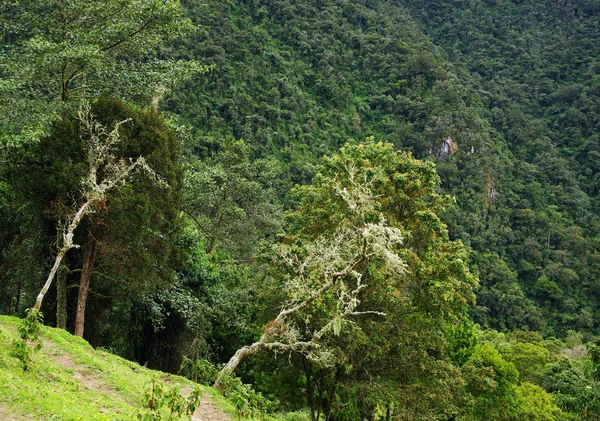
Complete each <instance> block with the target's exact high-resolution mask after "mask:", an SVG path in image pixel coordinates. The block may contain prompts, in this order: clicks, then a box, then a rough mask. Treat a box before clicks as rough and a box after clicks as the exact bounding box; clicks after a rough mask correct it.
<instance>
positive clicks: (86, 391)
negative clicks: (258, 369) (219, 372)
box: [0, 316, 233, 421]
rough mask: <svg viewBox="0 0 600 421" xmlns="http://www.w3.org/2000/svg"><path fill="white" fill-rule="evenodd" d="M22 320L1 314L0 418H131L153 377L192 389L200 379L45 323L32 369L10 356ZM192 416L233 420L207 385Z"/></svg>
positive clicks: (8, 420) (183, 389) (139, 408)
mask: <svg viewBox="0 0 600 421" xmlns="http://www.w3.org/2000/svg"><path fill="white" fill-rule="evenodd" d="M18 324H19V319H16V318H13V317H6V316H2V317H0V367H1V370H0V419H2V420H6V421H21V420H82V421H83V420H85V421H87V420H97V421H101V420H132V419H135V417H134V415H135V414H136V413H138V411H142V408H143V406H142V397H143V393H144V391H147V390H148V388H149V386H150V382H151V380H152V378H153V377H155V378H157V379H159V381H160V382H163V383H165V384H167V385H169V386H178V387H180V388H181V393H182V394H186V393H189V392H190V391H191V390H192V389H194V388H195V387H198V386H199V385H198V384H195V383H193V382H191V381H189V380H187V379H185V378H183V377H179V376H175V375H172V374H167V373H162V372H159V371H154V370H150V369H148V368H146V367H142V366H140V365H139V364H136V363H133V362H130V361H127V360H124V359H123V358H121V357H118V356H115V355H113V354H111V353H109V352H106V351H103V350H95V349H93V348H92V347H91V346H90V345H89V344H88V343H87V342H86V341H84V340H82V339H81V338H77V337H74V336H72V335H71V334H69V333H67V332H65V331H64V330H60V329H53V328H49V327H45V328H44V331H43V339H42V342H43V347H42V349H41V350H40V351H39V352H38V353H36V354H35V355H34V357H33V364H32V365H31V368H30V369H29V370H28V371H23V370H22V369H21V365H20V362H19V361H18V360H17V359H16V358H14V357H13V356H11V352H12V342H13V341H15V340H16V339H17V334H16V329H17V326H18ZM202 392H203V395H202V401H201V404H200V407H199V408H198V409H197V410H196V412H195V414H194V416H193V418H192V420H197V421H199V420H219V421H229V420H230V419H231V418H229V416H227V415H225V413H223V412H222V410H220V409H218V408H217V407H216V406H215V404H214V403H213V400H214V401H215V402H219V405H220V406H221V407H224V408H226V409H225V410H227V411H229V412H230V413H231V412H232V411H233V409H232V407H231V406H230V404H227V403H225V402H224V400H223V398H222V397H220V395H219V394H218V393H217V392H215V391H214V390H212V389H211V388H208V387H202Z"/></svg>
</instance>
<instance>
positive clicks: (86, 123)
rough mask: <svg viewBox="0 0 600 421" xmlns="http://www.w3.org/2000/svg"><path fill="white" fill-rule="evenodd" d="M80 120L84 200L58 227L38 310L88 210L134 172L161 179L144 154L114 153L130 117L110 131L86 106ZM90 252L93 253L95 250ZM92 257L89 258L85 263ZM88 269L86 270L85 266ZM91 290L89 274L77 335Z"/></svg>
mask: <svg viewBox="0 0 600 421" xmlns="http://www.w3.org/2000/svg"><path fill="white" fill-rule="evenodd" d="M78 120H79V122H80V130H81V133H82V135H84V136H85V140H86V147H85V154H86V157H87V164H88V172H87V174H86V176H85V178H83V179H82V180H81V185H82V192H81V196H82V197H83V199H84V201H83V203H82V204H81V205H80V206H78V207H77V208H73V209H72V210H71V211H70V212H69V213H68V214H67V216H66V218H65V221H64V222H63V223H62V226H61V227H60V228H59V231H60V232H61V233H62V235H61V240H62V242H61V244H60V247H59V250H58V253H57V255H56V258H55V260H54V265H53V266H52V269H51V270H50V273H49V275H48V278H47V279H46V282H45V284H44V286H43V287H42V289H41V291H40V293H39V294H38V296H37V299H36V301H35V305H34V306H33V308H34V309H35V310H36V311H39V310H40V308H41V306H42V301H43V299H44V296H45V295H46V293H47V292H48V289H49V288H50V285H51V284H52V281H53V280H54V276H55V275H56V272H57V270H58V268H59V266H60V263H61V261H62V259H63V258H64V257H65V255H66V253H67V252H68V251H69V250H71V249H72V248H74V247H78V246H77V245H76V244H74V242H73V238H74V236H75V229H76V228H77V227H78V226H79V224H80V223H81V221H82V220H83V218H84V217H85V216H86V215H88V214H89V213H92V212H94V207H96V206H98V204H99V203H100V202H102V201H103V200H105V199H106V196H107V194H108V193H109V192H111V191H112V190H114V189H115V188H117V187H118V186H119V185H120V184H122V183H123V182H125V181H126V180H127V178H128V177H129V176H130V175H132V174H133V173H134V172H135V171H138V170H144V171H146V172H148V173H149V174H151V175H152V176H153V177H155V178H156V179H157V180H159V178H158V177H157V175H156V173H155V172H154V171H153V170H152V169H151V168H150V167H149V166H148V164H147V163H146V160H145V159H144V158H143V157H141V156H140V157H137V158H136V159H135V160H132V159H126V158H121V157H118V156H117V155H116V153H115V149H116V148H117V145H118V143H119V141H120V135H119V129H120V127H121V126H122V125H123V124H126V123H129V122H130V121H131V119H127V120H123V121H121V122H118V123H116V124H115V126H114V128H113V129H112V130H110V131H109V130H108V129H107V128H106V127H104V126H102V125H101V124H100V123H98V122H97V121H95V120H94V116H93V114H92V113H91V109H90V107H89V106H85V105H84V107H83V108H82V109H81V110H80V111H79V113H78ZM91 253H94V252H93V249H92V251H91ZM90 260H91V259H89V258H88V259H86V262H89V261H90ZM92 264H93V261H92ZM88 270H91V269H88ZM85 271H86V269H85V268H84V272H85ZM88 291H89V278H87V277H86V278H85V279H84V282H83V283H82V284H81V285H80V287H79V299H78V305H77V316H76V317H77V320H76V323H75V334H76V335H77V336H83V320H84V313H85V303H86V301H87V294H88Z"/></svg>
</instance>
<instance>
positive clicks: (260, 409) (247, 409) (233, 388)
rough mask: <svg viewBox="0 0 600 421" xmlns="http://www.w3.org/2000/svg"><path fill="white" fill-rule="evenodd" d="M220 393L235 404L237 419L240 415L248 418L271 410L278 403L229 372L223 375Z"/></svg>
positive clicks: (239, 418)
mask: <svg viewBox="0 0 600 421" xmlns="http://www.w3.org/2000/svg"><path fill="white" fill-rule="evenodd" d="M221 393H222V394H223V396H225V397H226V398H227V399H228V400H229V401H230V402H231V403H232V404H233V406H235V409H236V410H237V413H238V421H240V420H241V418H242V417H243V418H250V417H253V416H254V417H256V416H260V415H263V414H266V413H268V412H272V411H273V410H274V409H275V408H276V407H277V405H278V403H277V402H274V401H271V400H269V399H267V398H266V397H265V396H263V394H262V393H260V392H256V391H255V390H254V389H252V386H251V385H249V384H244V383H242V381H241V380H240V379H239V378H238V377H235V376H233V375H231V374H229V375H226V376H224V377H223V379H222V381H221Z"/></svg>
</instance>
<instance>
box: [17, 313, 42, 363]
mask: <svg viewBox="0 0 600 421" xmlns="http://www.w3.org/2000/svg"><path fill="white" fill-rule="evenodd" d="M43 320H44V316H43V314H42V313H41V312H40V311H39V310H37V309H34V308H29V309H27V311H26V314H25V317H24V318H23V320H22V321H21V324H20V325H19V328H18V332H19V336H20V339H19V340H17V341H14V342H13V347H14V349H13V352H12V353H11V355H12V356H14V357H16V358H18V359H19V360H20V361H21V365H22V367H23V370H24V371H27V370H28V369H29V366H30V364H31V356H32V354H34V353H36V352H38V351H39V350H40V349H42V342H41V339H40V335H41V333H42V326H43ZM30 343H31V344H30Z"/></svg>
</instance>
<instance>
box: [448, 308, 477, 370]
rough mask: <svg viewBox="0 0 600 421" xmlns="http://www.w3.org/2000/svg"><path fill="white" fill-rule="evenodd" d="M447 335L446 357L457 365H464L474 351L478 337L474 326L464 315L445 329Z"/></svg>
mask: <svg viewBox="0 0 600 421" xmlns="http://www.w3.org/2000/svg"><path fill="white" fill-rule="evenodd" d="M446 336H447V337H448V342H449V344H448V357H449V358H450V360H452V362H454V363H455V364H456V365H458V366H459V367H462V366H463V365H465V364H466V363H467V362H468V361H469V359H470V358H471V357H472V356H473V354H474V353H475V350H476V349H477V344H478V343H479V338H478V336H477V333H476V332H475V326H474V325H473V323H472V322H470V321H469V320H468V319H467V317H466V316H464V317H463V318H462V320H460V321H459V322H458V323H457V324H455V325H453V326H450V327H449V328H448V330H447V331H446Z"/></svg>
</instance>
